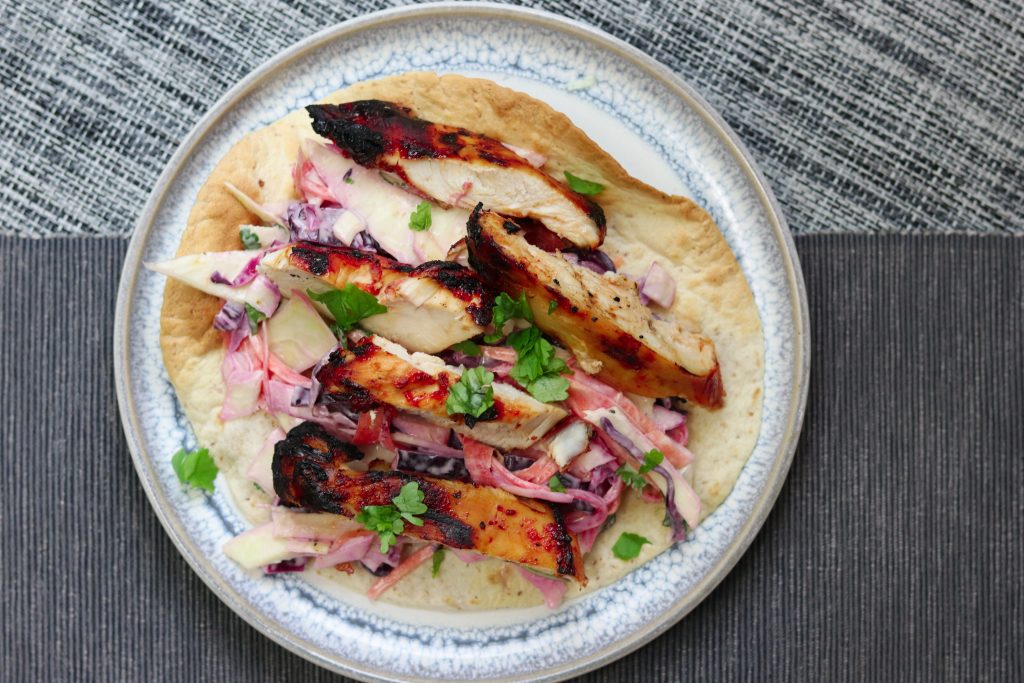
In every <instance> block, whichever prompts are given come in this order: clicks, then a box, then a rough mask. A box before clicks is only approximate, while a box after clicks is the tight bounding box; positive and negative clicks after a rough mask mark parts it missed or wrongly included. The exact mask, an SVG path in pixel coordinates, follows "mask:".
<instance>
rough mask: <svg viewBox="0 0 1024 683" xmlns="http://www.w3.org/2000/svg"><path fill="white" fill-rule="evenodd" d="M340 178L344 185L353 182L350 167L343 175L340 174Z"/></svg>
mask: <svg viewBox="0 0 1024 683" xmlns="http://www.w3.org/2000/svg"><path fill="white" fill-rule="evenodd" d="M341 179H342V180H343V181H344V182H345V184H346V185H351V184H352V183H354V182H355V181H354V180H352V169H351V168H350V169H348V170H347V171H345V175H343V176H341Z"/></svg>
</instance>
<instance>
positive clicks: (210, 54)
mask: <svg viewBox="0 0 1024 683" xmlns="http://www.w3.org/2000/svg"><path fill="white" fill-rule="evenodd" d="M4 1H5V5H4V10H3V15H2V17H0V80H2V93H3V98H4V103H5V104H6V105H7V106H5V107H3V108H0V130H2V131H3V134H2V135H0V177H3V178H4V179H5V181H6V182H4V183H2V184H0V226H2V228H0V231H3V232H8V233H15V234H30V235H49V234H55V233H61V234H63V233H73V234H77V233H89V234H120V235H125V234H128V233H129V232H130V230H131V227H132V225H133V223H134V221H135V218H136V217H137V215H138V213H139V210H140V209H141V207H142V204H143V202H144V201H145V198H146V195H147V194H148V193H149V190H150V188H151V187H152V186H153V183H154V181H155V180H156V178H157V175H158V174H159V172H160V171H161V170H162V168H163V165H164V163H165V162H166V161H167V159H169V158H170V156H171V154H172V153H173V152H174V149H175V147H176V146H177V144H178V142H179V141H180V140H181V139H182V138H183V137H184V135H185V133H186V132H187V131H188V130H189V129H190V128H191V127H192V125H193V124H195V123H196V121H197V120H198V119H199V118H200V117H201V116H202V114H203V113H205V111H206V110H207V108H208V107H210V105H211V104H212V103H213V102H214V101H216V99H217V98H218V97H220V96H221V95H222V94H223V93H224V92H225V91H226V90H227V89H228V88H229V87H230V86H231V85H232V84H234V83H235V82H236V81H237V80H238V79H240V78H241V77H243V76H244V75H245V74H247V73H249V72H250V71H251V70H252V69H254V68H255V67H257V66H258V65H259V64H261V63H262V62H263V61H265V60H266V59H268V58H269V57H271V56H272V55H274V54H276V53H277V52H279V51H280V50H282V49H284V48H285V47H288V46H289V45H291V44H292V43H295V42H296V41H298V40H301V39H302V38H305V37H307V36H309V35H310V34H312V33H314V32H316V31H318V30H320V29H323V28H325V27H327V26H329V25H331V24H334V23H336V22H339V21H342V20H344V19H346V18H349V17H352V16H355V15H358V14H360V13H363V12H366V11H370V10H375V9H380V8H382V7H385V6H388V5H389V4H391V3H385V2H372V1H371V2H365V1H363V2H337V1H330V2H320V1H316V2H284V1H281V0H260V1H259V2H251V3H221V2H202V1H200V0H180V1H177V2H150V1H144V0H142V1H138V0H137V1H135V2H101V1H98V0H87V1H85V2H67V3H50V2H13V3H12V2H11V0H4ZM525 4H529V5H530V6H533V7H540V8H545V9H550V10H552V11H556V12H559V13H561V14H564V15H566V16H568V17H571V18H575V19H580V20H583V21H586V22H589V23H591V24H593V25H595V26H598V27H600V28H602V29H604V30H606V31H608V32H609V33H611V34H612V35H614V36H617V37H619V38H622V39H624V40H626V41H627V42H629V43H631V44H633V45H635V46H636V47H638V48H640V49H641V50H643V51H644V52H646V53H647V54H649V55H651V56H652V57H654V58H655V59H658V60H660V61H661V62H663V63H664V64H666V65H667V66H669V67H670V68H672V69H674V70H675V71H676V72H677V73H679V74H680V75H681V76H682V77H683V78H684V79H686V80H687V81H688V82H690V83H691V84H692V85H693V86H695V87H696V88H697V89H698V90H699V91H700V92H701V93H702V94H703V95H705V96H706V97H707V98H708V100H709V101H710V102H711V104H712V105H713V106H715V107H716V108H717V109H718V111H720V112H721V113H722V115H723V116H724V117H725V119H726V120H727V121H728V122H729V123H730V124H731V125H732V126H733V127H734V128H735V129H736V131H737V133H739V135H740V137H741V138H742V139H743V140H744V141H745V142H746V143H747V144H748V145H749V146H750V148H751V150H752V151H753V155H754V158H755V159H756V160H757V162H758V163H759V164H761V166H762V169H763V170H764V172H765V175H766V176H767V178H768V181H769V184H770V185H771V186H772V188H773V189H774V190H775V192H776V194H777V195H778V196H779V199H780V201H781V202H782V205H783V208H784V210H785V212H786V215H787V217H788V219H789V222H790V226H791V227H792V229H793V230H794V232H796V233H797V234H803V233H811V232H840V231H855V232H900V231H907V230H969V231H973V232H980V233H985V232H1010V231H1014V232H1017V233H1024V170H1022V167H1024V164H1022V163H1021V160H1022V158H1024V97H1022V96H1021V93H1022V92H1024V3H1021V2H1020V1H1019V0H1007V1H1004V2H997V1H990V0H984V1H982V2H963V3H959V2H957V3H954V2H947V1H946V0H933V1H932V2H916V3H914V2H871V3H866V2H828V3H821V2H808V1H806V0H795V1H783V2H780V1H779V0H753V1H749V0H715V1H711V2H652V1H642V0H640V1H638V0H586V1H582V2H581V1H577V0H570V1H568V2H557V3H525Z"/></svg>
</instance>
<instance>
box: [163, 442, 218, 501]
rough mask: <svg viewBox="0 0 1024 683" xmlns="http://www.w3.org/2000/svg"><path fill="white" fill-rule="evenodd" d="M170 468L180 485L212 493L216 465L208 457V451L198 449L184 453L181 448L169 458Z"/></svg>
mask: <svg viewBox="0 0 1024 683" xmlns="http://www.w3.org/2000/svg"><path fill="white" fill-rule="evenodd" d="M171 467H173V468H174V473H175V474H177V475H178V481H180V482H181V483H182V484H190V485H192V486H195V487H196V488H200V489H205V490H207V491H210V492H211V493H212V492H213V480H214V478H215V477H216V476H217V464H216V463H215V462H213V458H211V457H210V451H208V450H207V449H205V448H200V449H198V450H195V451H186V450H185V449H184V448H182V449H181V450H180V451H178V452H177V453H175V454H174V455H172V456H171Z"/></svg>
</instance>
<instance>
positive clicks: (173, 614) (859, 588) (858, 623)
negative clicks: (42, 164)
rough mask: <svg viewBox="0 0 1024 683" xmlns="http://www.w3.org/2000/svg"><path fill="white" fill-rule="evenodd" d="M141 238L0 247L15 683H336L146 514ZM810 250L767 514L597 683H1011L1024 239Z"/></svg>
mask: <svg viewBox="0 0 1024 683" xmlns="http://www.w3.org/2000/svg"><path fill="white" fill-rule="evenodd" d="M125 247H126V242H125V241H124V240H66V239H56V240H45V241H34V240H19V239H11V238H0V405H3V407H4V409H3V412H2V413H0V438H2V444H3V451H2V452H3V470H2V472H3V476H2V477H0V496H2V498H0V500H2V501H3V505H0V551H2V556H0V566H2V567H3V579H4V585H3V590H2V591H0V633H2V640H0V680H3V681H64V680H75V681H80V680H95V681H150V680H159V681H235V680H238V681H242V680H244V681H286V680H288V681H292V680H302V681H328V680H334V678H333V677H332V676H331V675H330V674H328V673H327V672H325V671H323V670H320V669H318V668H317V667H315V666H314V665H312V664H310V663H308V662H306V661H304V660H302V659H300V658H298V657H297V656H295V655H292V654H290V653H288V652H287V651H286V650H284V649H283V648H281V647H278V646H276V645H274V644H273V643H272V642H270V641H269V640H267V639H266V638H264V637H263V636H261V635H259V634H258V633H257V632H256V631H255V630H254V629H252V628H250V627H249V626H247V625H246V624H245V623H244V622H242V621H241V620H240V619H239V618H238V617H236V616H235V615H234V614H233V613H231V612H230V611H229V610H228V609H227V608H226V607H225V606H224V605H222V604H221V603H220V602H219V600H218V599H217V598H216V597H215V596H214V595H213V593H211V592H210V591H209V590H208V589H207V588H206V587H205V586H204V585H203V584H202V583H201V582H200V581H199V579H198V578H197V577H196V576H195V575H194V574H193V573H192V572H191V570H190V569H189V568H188V566H187V565H186V564H185V562H184V561H183V560H182V559H181V558H180V557H179V556H178V555H177V553H176V552H175V550H174V548H173V546H172V545H171V543H170V541H169V539H168V538H167V536H166V535H165V534H164V533H163V531H162V529H161V528H160V525H159V524H158V522H157V519H156V516H155V515H154V513H153V512H152V510H151V509H150V508H149V505H148V503H147V501H146V498H145V496H144V495H143V493H142V489H141V487H140V485H139V483H138V481H137V479H136V477H135V472H134V470H133V469H132V465H131V460H130V457H129V455H128V452H127V449H126V446H125V443H124V439H123V437H122V436H121V429H120V425H119V422H118V418H117V407H116V399H115V396H114V389H113V378H112V372H113V369H112V358H111V326H112V324H113V314H114V294H115V291H116V287H117V277H118V274H119V270H120V264H121V259H122V257H123V254H124V249H125ZM797 247H798V250H799V251H800V255H801V259H802V261H803V266H804V272H805V274H806V279H807V287H808V293H809V299H810V314H811V325H812V330H811V334H812V339H813V371H812V382H811V388H810V397H809V403H808V410H807V419H806V423H805V427H804V434H803V438H802V440H801V445H800V448H799V449H798V452H797V454H796V458H795V460H794V463H793V467H792V470H791V472H790V475H789V479H788V481H787V483H786V486H785V488H784V489H783V491H782V494H781V496H780V498H779V500H778V503H777V505H776V507H775V510H774V511H773V512H772V514H771V516H770V517H769V519H768V522H767V524H766V525H765V527H764V529H763V530H762V532H761V533H760V535H759V536H758V537H757V539H756V540H755V541H754V544H753V545H752V547H751V548H750V550H749V551H748V552H747V554H746V555H745V556H744V558H743V559H742V560H741V561H740V563H739V564H738V565H737V567H736V568H735V570H734V571H733V572H732V573H731V574H730V575H729V576H728V577H727V578H726V579H725V581H724V582H723V583H722V584H721V586H719V588H718V589H716V590H715V592H714V593H712V594H711V596H710V597H709V598H708V599H707V600H706V601H704V603H702V604H701V605H700V606H699V607H698V608H697V609H696V610H695V611H694V612H693V613H692V614H691V615H690V616H688V617H687V618H686V619H684V620H683V621H682V622H681V623H680V624H679V625H677V626H676V627H674V628H673V629H671V630H670V631H669V632H668V633H667V634H665V635H664V636H662V637H660V638H658V639H656V640H655V641H654V642H653V643H651V644H650V645H649V646H647V647H645V648H643V649H642V650H640V651H638V652H636V653H634V654H632V655H630V656H628V657H626V658H625V659H623V660H620V661H619V662H616V663H614V664H612V665H611V666H609V667H607V668H605V669H603V670H601V671H599V672H596V673H593V674H591V675H589V676H587V677H586V678H585V680H587V681H593V682H606V683H610V682H612V681H627V682H629V683H650V682H652V681H691V680H723V681H724V680H751V681H763V680H780V681H791V680H807V681H821V680H864V681H887V680H900V681H905V680H918V681H937V680H950V681H952V680H1014V679H1016V680H1020V674H1021V671H1022V670H1024V653H1022V650H1021V647H1020V645H1021V643H1024V597H1022V592H1021V590H1020V587H1021V580H1020V579H1021V567H1024V497H1022V496H1021V491H1022V490H1024V458H1022V457H1021V448H1022V446H1024V420H1022V419H1021V416H1022V415H1024V346H1022V344H1021V338H1022V336H1024V272H1022V269H1021V263H1022V262H1024V240H1016V239H998V238H989V239H976V238H970V237H962V236H960V237H913V238H908V237H879V236H875V237H870V236H835V237H828V238H822V237H805V238H801V239H798V241H797Z"/></svg>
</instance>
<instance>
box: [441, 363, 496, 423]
mask: <svg viewBox="0 0 1024 683" xmlns="http://www.w3.org/2000/svg"><path fill="white" fill-rule="evenodd" d="M492 382H494V373H493V372H487V370H485V369H483V368H470V369H469V370H466V371H465V372H464V373H462V377H460V378H459V381H458V382H456V383H455V384H453V385H452V386H451V387H450V388H449V389H448V400H446V401H445V403H444V408H445V410H446V411H447V412H448V414H449V415H456V414H461V415H466V416H469V417H471V418H474V421H475V419H476V418H478V417H480V416H482V415H483V414H484V413H485V412H487V411H488V410H490V409H491V408H493V407H494V387H493V386H492ZM468 422H469V421H468V420H467V424H468ZM469 426H470V427H472V426H473V425H469Z"/></svg>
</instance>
